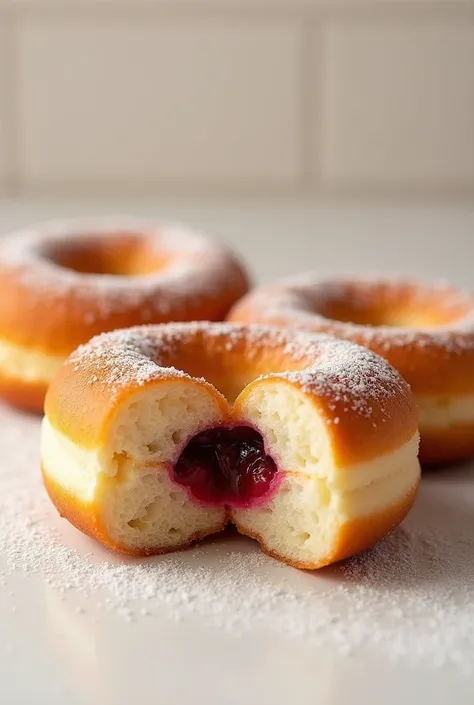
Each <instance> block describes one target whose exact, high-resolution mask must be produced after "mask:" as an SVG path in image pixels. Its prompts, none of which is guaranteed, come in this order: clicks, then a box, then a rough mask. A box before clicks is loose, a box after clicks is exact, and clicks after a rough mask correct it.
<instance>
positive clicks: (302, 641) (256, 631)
mask: <svg viewBox="0 0 474 705" xmlns="http://www.w3.org/2000/svg"><path fill="white" fill-rule="evenodd" d="M112 212H121V213H135V214H138V215H147V216H158V217H160V218H161V219H165V220H169V219H174V220H176V219H178V220H183V221H187V222H190V223H193V224H195V225H197V226H199V227H202V228H204V229H205V230H208V231H209V232H210V233H212V234H213V235H215V236H217V237H218V238H221V239H222V240H224V241H226V242H228V243H230V244H232V245H234V246H235V247H236V248H237V249H238V250H239V251H240V252H241V253H242V255H243V256H244V257H245V258H246V259H247V261H248V262H249V264H250V265H251V267H252V269H253V271H254V273H255V275H256V278H257V279H259V280H260V281H263V280H269V279H271V278H272V277H276V276H281V275H283V274H286V273H295V272H298V271H303V270H316V271H319V272H321V273H336V272H348V271H349V272H357V273H362V272H364V271H367V272H382V271H390V272H398V273H404V274H411V275H414V276H425V277H434V278H446V279H449V280H452V281H454V282H457V283H459V284H461V285H471V284H472V285H474V281H473V263H474V209H472V208H471V209H470V208H467V207H461V206H459V207H451V208H442V207H439V208H435V207H423V208H422V207H395V206H384V207H377V208H375V207H369V206H367V207H361V206H360V207H356V206H348V207H346V208H342V207H336V206H322V205H314V206H312V205H308V204H303V203H299V204H295V203H288V202H286V203H285V202H283V203H270V202H269V203H266V204H257V203H248V202H247V203H238V202H233V203H230V204H227V205H215V204H212V203H198V202H194V203H193V202H187V203H171V202H167V203H163V204H161V205H159V204H158V205H157V204H151V203H150V202H148V203H145V202H142V203H136V202H135V203H127V202H126V201H124V200H121V201H116V202H110V203H101V204H98V203H96V204H94V203H87V204H80V205H78V204H71V203H69V204H66V203H63V204H61V205H58V204H54V203H44V202H43V203H39V202H36V203H33V202H29V203H26V204H25V203H20V202H13V201H11V202H4V203H3V204H0V232H7V231H9V230H11V229H13V228H17V227H20V226H23V225H25V224H29V223H31V222H34V221H37V220H44V219H46V218H51V217H64V216H67V215H78V214H82V215H84V214H94V213H112ZM0 424H2V426H3V429H4V430H3V433H0V457H1V458H2V460H1V462H0V497H2V498H3V499H2V500H0V512H3V514H1V515H0V524H1V522H2V519H3V521H4V526H3V529H2V530H1V531H0V536H1V539H2V540H1V541H0V634H1V639H0V703H2V705H3V704H4V705H15V704H17V703H18V704H22V705H23V704H25V705H26V704H28V705H36V704H38V705H39V704H43V703H45V704H46V703H48V705H59V704H61V705H62V704H63V703H68V705H80V704H81V705H82V704H84V703H91V704H92V705H95V704H96V703H97V705H122V703H123V704H124V705H125V704H127V705H128V704H129V703H133V702H140V703H165V704H166V705H189V704H190V703H193V702H196V703H201V702H202V703H206V705H227V704H229V705H234V704H235V705H237V704H238V703H243V702H248V703H251V705H257V704H258V703H262V704H265V705H266V704H267V703H268V704H269V705H270V703H271V704H272V705H286V704H287V703H288V704H290V703H291V705H306V704H308V705H309V704H310V703H311V705H313V704H314V703H318V705H366V704H368V703H371V702H379V703H383V704H384V705H392V704H393V705H395V704H396V705H399V703H405V704H406V705H420V704H421V703H425V702H426V703H430V705H436V704H438V703H439V704H441V703H450V705H456V704H459V705H461V704H464V703H465V704H466V705H467V704H468V703H472V702H473V701H474V633H473V631H474V567H473V564H474V466H469V465H466V466H458V467H456V468H447V469H444V470H442V471H438V472H436V473H434V474H433V473H432V474H430V475H429V476H425V478H424V480H423V484H422V489H421V492H420V495H419V499H418V501H417V503H416V506H415V508H414V510H413V511H412V513H411V515H410V516H409V518H408V519H407V521H406V522H405V523H404V525H402V527H400V528H399V529H398V530H397V531H396V532H395V533H394V536H393V537H391V538H389V539H388V540H386V542H382V543H381V544H380V545H379V547H378V548H377V549H376V552H369V553H368V554H367V555H365V556H364V557H362V558H361V559H359V560H358V562H357V563H355V564H349V567H347V566H342V567H340V566H338V567H335V568H329V569H326V570H324V571H321V572H320V573H314V574H308V573H303V572H301V571H297V570H294V569H292V568H288V567H286V566H281V565H280V564H278V563H276V562H274V561H272V560H271V559H266V558H265V559H263V558H262V559H261V560H260V559H259V557H258V556H259V554H258V552H257V549H256V547H255V545H254V544H253V543H252V542H251V541H250V540H246V539H243V538H236V537H232V536H229V537H228V538H225V539H223V540H220V541H217V542H214V543H213V542H210V543H208V544H205V545H204V546H203V547H201V548H198V549H196V550H194V551H189V552H187V553H186V554H180V558H177V557H176V558H173V557H167V558H166V559H162V558H157V559H153V561H154V563H153V562H152V563H151V567H150V570H152V571H153V570H154V567H153V566H155V565H156V570H159V562H160V561H163V560H167V561H181V563H177V564H176V565H182V566H183V571H185V573H184V572H183V575H184V574H186V575H187V576H188V578H187V579H189V575H190V571H191V572H192V571H193V570H196V571H199V566H200V565H201V564H203V565H205V567H206V570H207V571H208V573H207V574H208V575H210V576H212V572H213V571H214V570H215V572H216V575H218V579H216V583H215V586H214V584H213V583H212V581H211V583H210V585H209V586H207V587H206V589H205V590H204V592H203V594H204V595H205V597H206V598H209V595H211V596H212V590H213V589H215V590H216V594H215V602H214V604H208V605H207V606H206V605H201V604H200V602H199V599H200V588H199V587H198V588H196V590H197V592H196V594H195V595H194V597H193V599H195V600H196V602H195V604H196V607H195V608H194V607H193V606H191V608H189V604H188V605H187V606H186V609H185V606H184V602H183V601H182V602H183V604H181V602H180V598H179V599H178V598H176V600H174V599H172V600H171V603H170V604H169V605H168V606H167V604H166V603H163V600H161V601H160V599H158V598H157V599H156V600H154V598H151V599H150V597H148V598H147V599H146V600H143V602H142V601H141V599H140V597H138V598H136V595H135V593H134V598H133V600H132V601H131V602H130V603H127V607H126V609H120V608H119V607H120V606H119V605H118V603H117V604H115V603H113V600H112V601H111V599H110V598H109V597H107V590H108V586H107V584H101V585H98V586H97V591H96V592H95V591H94V589H92V588H91V587H90V586H89V588H88V589H87V590H85V589H82V586H81V585H79V584H75V583H74V579H72V581H71V584H67V576H64V575H61V571H64V569H65V561H64V559H63V560H57V561H56V559H55V553H54V550H53V549H54V545H56V544H57V545H65V546H66V547H67V549H68V551H70V554H68V555H70V561H71V565H72V566H75V565H79V564H80V561H84V562H88V563H90V564H92V565H95V566H97V565H99V564H100V565H105V564H110V565H111V566H114V565H119V564H120V561H121V559H120V558H117V557H116V556H112V555H111V554H108V553H107V552H106V551H104V550H103V549H101V548H100V547H97V546H96V545H94V544H93V543H92V542H91V541H90V540H89V539H87V538H86V537H83V536H82V535H81V534H79V533H78V532H77V531H75V530H74V529H73V528H72V527H70V526H69V525H68V524H67V522H64V521H61V520H60V519H59V518H58V517H57V516H56V514H55V512H54V511H53V509H52V508H51V507H50V505H49V504H48V502H47V500H46V498H45V497H44V495H43V492H42V488H41V485H40V483H39V480H38V470H37V467H36V463H37V437H38V421H37V420H36V419H35V418H33V417H27V418H24V417H22V416H21V415H20V414H17V413H14V412H11V411H10V410H7V409H5V408H1V407H0ZM16 449H17V450H16ZM13 453H15V454H16V455H15V458H16V460H15V462H14V463H12V460H11V458H12V454H13ZM15 492H18V493H19V494H18V496H19V498H20V499H19V500H18V512H16V514H15V511H13V513H12V501H11V498H12V497H14V496H16V495H14V494H9V493H15ZM8 497H10V501H9V500H8ZM5 498H7V499H5ZM36 504H37V506H36ZM33 505H35V507H36V508H33V509H31V511H32V513H33V514H32V516H30V517H27V516H26V515H27V513H28V511H29V509H28V507H30V506H31V507H33ZM5 507H7V509H5ZM38 507H39V509H38ZM9 512H10V514H9ZM5 522H8V526H9V527H11V540H10V538H9V536H8V531H7V530H6V528H5ZM31 526H33V527H34V528H33V529H31ZM29 531H32V533H31V542H30V539H29V534H28V532H29ZM48 532H51V546H53V549H51V550H47V548H45V546H46V544H45V542H47V541H48V536H49V533H48ZM20 535H21V537H23V538H22V540H23V539H24V540H25V542H26V543H24V544H22V543H21V541H20V539H19V538H18V537H19V536H20ZM35 542H38V543H37V545H38V554H37V555H38V561H37V563H38V564H39V565H33V562H32V554H34V551H32V550H31V548H32V546H36V543H35ZM41 542H42V543H41ZM55 542H56V544H55ZM26 544H29V545H26ZM385 560H386V566H385V565H384V561H385ZM236 561H237V562H238V564H239V565H240V569H239V570H244V571H245V570H248V575H249V577H248V584H249V599H248V603H247V602H246V601H245V600H243V603H245V604H242V605H239V604H237V602H238V601H237V599H236V600H233V599H232V594H231V592H229V595H230V597H229V596H228V597H227V598H226V600H224V599H223V595H222V594H221V593H220V592H219V591H220V590H226V589H229V585H227V583H226V580H230V579H231V577H232V570H235V564H236ZM41 563H43V565H41ZM161 565H164V564H163V563H162V564H161ZM166 565H168V566H171V568H173V563H167V564H166ZM351 565H354V566H355V568H352V567H351ZM232 566H234V567H232ZM132 569H134V568H132ZM74 570H75V569H74V568H71V574H73V577H74ZM93 570H95V568H94V569H93ZM252 571H257V572H259V575H258V576H255V575H253V574H252ZM75 575H76V578H77V571H76V574H75ZM229 576H230V577H229ZM364 576H365V578H367V576H369V578H370V580H369V582H367V580H365V582H364ZM257 578H258V580H257ZM379 578H380V582H381V585H380V589H379V586H378V585H377V584H376V582H377V580H378V579H379ZM183 579H184V578H183ZM258 581H260V582H258ZM374 581H375V582H374ZM382 583H383V584H382ZM259 585H261V586H262V594H263V595H266V594H267V592H268V594H272V595H273V596H275V595H276V597H274V599H275V600H276V602H275V605H277V607H276V608H275V607H273V608H272V610H273V611H272V610H270V612H269V614H268V615H267V616H266V617H265V616H263V617H262V618H261V619H260V618H259V617H260V615H259V614H258V610H259V609H260V608H259V605H258V599H257V597H258V586H259ZM239 590H240V591H242V586H240V587H239V588H238V589H237V588H236V592H237V593H238V594H240V593H239V592H238V591H239ZM471 590H472V592H471ZM139 592H140V590H138V593H139ZM292 593H294V595H295V602H294V605H295V607H294V614H292V607H291V605H292V602H291V599H290V598H291V597H292ZM279 596H282V597H281V599H282V600H283V602H282V604H283V603H284V605H285V609H286V610H288V614H286V618H287V622H288V624H287V625H286V627H285V625H283V626H282V624H281V623H280V622H281V621H282V620H279V619H277V617H278V616H279V615H278V614H277V613H276V611H275V610H276V609H278V604H279V603H278V599H280V597H279ZM365 596H366V598H365ZM471 598H472V599H471ZM186 599H188V598H186ZM365 599H366V602H365ZM183 600H184V598H183ZM252 600H254V603H252ZM384 600H385V601H386V609H385V603H384ZM188 602H189V600H188ZM211 602H212V601H211ZM395 604H396V610H398V612H397V611H396V610H395V609H394V605H395ZM219 605H224V607H225V610H227V611H225V612H224V613H221V614H219V612H218V609H217V607H219ZM326 605H327V609H328V610H330V611H331V615H332V616H331V619H332V620H333V622H334V633H333V632H332V631H331V626H330V625H331V622H330V621H328V620H327V619H325V618H324V611H325V609H326ZM107 606H108V608H107V609H106V607H107ZM252 609H254V610H255V626H253V624H252V621H251V620H250V621H249V615H252ZM306 609H307V613H308V623H307V624H305V613H304V610H306ZM431 609H432V611H433V616H432V619H428V617H429V613H430V610H431ZM232 610H235V615H233V614H232V613H231V612H232ZM397 614H398V615H399V618H398V619H396V620H395V621H396V623H395V622H394V623H391V622H390V620H393V619H394V615H395V617H396V615H397ZM409 614H412V617H410V618H409V617H408V616H407V615H409ZM216 616H218V618H217V619H216ZM234 616H235V629H233V628H232V619H233V617H234ZM313 617H314V618H315V619H316V617H317V619H319V622H317V620H316V622H315V624H316V626H314V627H312V626H311V625H310V624H309V622H310V621H311V619H313ZM298 620H299V621H298ZM257 622H258V624H257ZM318 623H319V624H320V625H321V626H320V632H319V635H318V626H317V625H318ZM405 624H406V630H405V627H404V625H405ZM471 626H472V630H471V629H470V627H471ZM351 629H352V630H353V631H351ZM392 635H393V638H392ZM344 641H347V644H346V647H347V648H346V647H345V645H344ZM417 645H418V646H419V648H417Z"/></svg>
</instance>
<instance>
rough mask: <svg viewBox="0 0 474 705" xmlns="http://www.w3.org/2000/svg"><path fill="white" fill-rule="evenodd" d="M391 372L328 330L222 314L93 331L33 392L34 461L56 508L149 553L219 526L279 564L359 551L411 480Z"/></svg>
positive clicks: (406, 416) (414, 484)
mask: <svg viewBox="0 0 474 705" xmlns="http://www.w3.org/2000/svg"><path fill="white" fill-rule="evenodd" d="M418 441H419V436H418V428H417V411H416V405H415V403H414V400H413V395H412V394H411V392H410V389H409V387H408V385H407V384H406V382H405V381H404V380H403V379H402V377H401V376H400V375H399V374H398V373H397V372H396V371H395V370H394V369H393V368H392V367H391V366H390V365H389V364H388V363H387V362H386V361H385V360H383V359H382V358H380V357H379V356H377V355H375V354H374V353H372V352H371V351H369V350H366V349H365V348H362V347H359V346H357V345H354V344H353V343H348V342H345V341H341V340H337V339H335V338H331V337H329V336H324V335H317V334H311V333H298V332H292V331H279V330H277V329H272V328H267V327H259V326H247V325H237V324H225V323H199V322H198V323H181V324H167V325H161V326H159V325H158V326H141V327H136V328H131V329H128V330H120V331H113V332H111V333H105V334H103V335H100V336H98V337H96V338H94V339H93V340H92V341H90V342H89V343H87V344H85V345H84V346H81V347H80V348H79V349H78V350H77V351H75V352H74V353H73V354H72V355H71V356H70V357H69V358H68V360H67V361H66V362H65V363H64V365H63V366H62V367H61V369H60V371H59V373H58V375H57V376H56V377H55V379H54V380H53V382H52V383H51V386H50V388H49V390H48V392H47V396H46V402H45V417H44V419H43V422H42V433H41V467H42V473H43V478H44V483H45V486H46V489H47V491H48V493H49V496H50V498H51V500H52V501H53V503H54V504H55V505H56V507H57V509H58V510H59V512H60V514H61V515H62V516H63V517H66V518H67V519H68V520H69V521H70V522H71V523H72V524H74V526H76V527H77V528H78V529H80V530H81V531H83V532H84V533H86V534H88V535H89V536H91V537H93V538H95V539H97V540H98V541H100V542H101V543H103V544H104V545H105V546H107V547H109V548H111V549H114V550H117V551H121V552H124V553H127V554H133V555H149V554H157V553H163V552H166V551H172V550H176V549H180V548H183V547H186V546H189V545H190V544H192V543H193V542H194V541H196V540H198V539H201V538H203V537H205V536H208V535H211V534H214V533H216V532H219V531H221V530H222V529H223V528H224V527H225V526H226V525H227V524H228V523H229V522H232V523H233V524H234V525H235V526H236V527H237V529H238V531H239V532H241V533H242V534H245V535H246V536H249V537H253V538H255V539H256V540H257V541H258V542H259V543H260V545H261V547H262V549H263V550H264V551H265V552H266V553H268V554H270V555H272V556H274V557H276V558H278V559H280V560H281V561H284V562H285V563H288V564H290V565H293V566H296V567H300V568H306V569H315V568H319V567H321V566H324V565H327V564H329V563H332V562H334V561H338V560H340V559H342V558H345V557H347V556H350V555H352V554H354V553H357V552H359V551H361V550H363V549H365V548H367V547H370V546H372V545H373V544H374V543H375V542H376V541H378V540H379V539H381V538H382V537H383V536H385V535H386V534H387V533H388V532H389V531H391V530H392V529H393V528H394V527H395V526H397V524H398V523H399V522H400V521H401V520H402V519H403V518H404V516H405V515H406V514H407V512H408V511H409V509H410V507H411V506H412V504H413V501H414V499H415V495H416V492H417V488H418V483H419V478H420V467H419V463H418V458H417V455H418Z"/></svg>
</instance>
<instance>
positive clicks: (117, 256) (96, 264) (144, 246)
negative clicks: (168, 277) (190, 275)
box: [42, 233, 170, 277]
mask: <svg viewBox="0 0 474 705" xmlns="http://www.w3.org/2000/svg"><path fill="white" fill-rule="evenodd" d="M42 256H43V257H45V258H46V259H48V260H49V261H50V262H52V263H53V264H55V265H56V266H58V267H62V268H64V269H69V270H71V271H73V272H77V273H78V274H96V275H97V274H102V275H104V274H105V275H109V276H124V277H127V276H141V275H146V274H151V273H156V272H157V271H160V270H163V269H166V268H167V266H168V265H169V263H170V262H169V256H167V255H165V254H164V253H161V254H160V253H159V252H156V251H154V250H153V249H152V248H151V247H150V244H149V241H147V239H146V238H144V237H143V236H141V235H140V234H138V233H137V234H133V233H126V234H122V233H117V234H115V235H113V234H112V235H107V237H100V236H98V235H94V236H93V235H90V236H88V235H84V236H82V237H71V238H70V239H69V240H63V241H61V243H59V242H57V243H56V242H55V243H50V244H49V245H47V246H46V247H45V248H44V251H43V252H42Z"/></svg>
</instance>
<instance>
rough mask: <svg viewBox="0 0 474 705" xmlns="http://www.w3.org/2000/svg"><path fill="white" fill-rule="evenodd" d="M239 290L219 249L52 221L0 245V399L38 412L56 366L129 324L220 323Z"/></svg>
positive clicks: (149, 227)
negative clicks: (94, 339) (93, 340)
mask: <svg viewBox="0 0 474 705" xmlns="http://www.w3.org/2000/svg"><path fill="white" fill-rule="evenodd" d="M247 290H248V279H247V276H246V274H245V271H244V270H243V268H242V267H241V266H240V264H239V263H238V261H237V260H236V259H235V257H234V256H233V255H232V254H231V253H230V252H228V251H227V250H226V249H225V248H223V247H222V246H220V245H218V244H216V243H213V242H211V241H209V240H208V239H207V238H205V237H203V236H202V235H200V234H198V233H195V232H193V231H191V230H189V229H187V228H186V227H183V226H179V225H167V226H159V225H154V224H151V223H150V222H145V221H141V220H137V219H134V218H99V219H96V220H93V221H73V222H66V223H61V222H55V223H50V224H46V225H43V226H38V227H35V228H32V229H31V230H29V231H25V232H21V233H17V234H14V235H11V236H10V237H7V238H5V239H2V244H1V246H0V396H3V397H4V398H5V399H6V400H7V401H9V402H10V403H12V404H15V405H17V406H20V407H23V408H26V409H30V410H33V411H42V408H43V403H44V395H45V392H46V389H47V387H48V384H49V382H50V381H51V379H52V378H53V377H54V375H55V373H56V372H57V370H58V369H59V367H60V365H61V364H62V362H63V361H64V360H65V358H66V357H67V356H68V355H69V354H70V353H71V352H72V351H73V350H74V349H75V348H77V347H78V345H80V344H82V343H85V342H86V341H87V340H89V339H90V338H91V337H93V336H94V335H97V334H99V333H102V332H105V331H109V330H113V329H115V328H126V327H129V326H133V325H139V324H146V323H166V322H168V321H192V320H211V321H220V320H222V319H223V318H224V317H225V315H226V313H227V311H228V310H229V308H230V307H231V305H232V304H233V303H234V302H235V301H236V300H237V299H238V298H239V297H240V296H242V294H244V293H245V292H246V291H247Z"/></svg>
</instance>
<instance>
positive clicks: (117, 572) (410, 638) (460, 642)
mask: <svg viewBox="0 0 474 705" xmlns="http://www.w3.org/2000/svg"><path fill="white" fill-rule="evenodd" d="M38 444H39V421H38V420H37V419H35V418H32V417H25V416H22V415H20V414H19V413H16V412H14V411H11V410H9V409H6V408H4V407H0V453H1V457H2V465H1V468H0V485H1V492H0V566H1V567H0V582H9V581H10V578H11V577H12V574H15V576H16V579H18V577H20V576H23V577H24V579H25V580H28V579H29V578H28V576H33V575H37V576H41V577H42V579H43V581H44V582H45V583H46V584H47V585H48V586H49V588H50V589H51V590H52V591H54V594H55V595H57V596H58V599H60V600H61V599H64V596H65V595H66V594H67V593H70V594H71V595H77V596H80V598H81V604H82V605H83V608H81V609H84V610H85V611H86V612H87V611H88V610H89V609H96V608H100V610H101V611H105V612H108V613H109V614H111V615H114V616H115V617H116V618H117V619H118V620H122V619H125V620H141V619H150V620H152V619H153V615H154V614H157V615H158V614H160V615H162V614H163V612H164V613H165V614H166V615H169V617H170V618H172V619H179V620H186V619H188V617H189V616H190V615H193V618H197V619H199V620H202V622H203V623H206V624H212V625H214V626H215V627H217V628H219V629H222V630H224V631H226V632H229V633H231V634H233V635H236V636H238V635H251V634H252V633H253V632H254V631H255V630H258V629H261V628H263V629H266V630H269V631H273V632H277V633H279V634H281V635H284V636H286V638H288V639H298V640H302V641H303V642H307V643H308V645H310V644H314V645H316V646H320V647H324V648H331V649H335V650H336V652H338V653H339V654H340V655H341V656H342V655H346V654H357V653H359V652H362V651H364V650H365V649H367V648H368V649H370V648H373V649H376V650H377V653H378V654H379V655H381V656H383V657H384V658H387V659H389V660H390V661H391V662H399V663H407V664H409V665H415V664H419V663H424V664H426V665H428V666H432V667H441V666H445V665H449V666H451V667H452V668H455V669H459V670H462V671H465V672H472V671H473V663H474V660H473V653H474V610H473V609H472V585H473V584H474V497H473V494H472V492H471V491H470V489H469V488H470V486H471V485H472V482H473V480H474V469H471V470H468V469H465V470H457V471H456V470H450V471H447V472H446V475H445V476H443V475H440V474H438V475H435V476H431V477H428V478H425V480H424V482H423V485H422V489H421V493H420V497H419V500H418V502H417V504H416V505H415V508H414V510H413V511H412V513H411V514H410V516H409V517H408V519H407V520H406V521H405V522H404V523H403V525H402V526H401V527H399V528H398V529H397V530H396V531H394V532H393V533H392V534H391V535H390V536H389V537H388V538H387V539H386V540H385V541H383V542H381V543H380V544H379V545H378V546H377V547H376V548H375V549H373V550H371V551H369V552H366V553H365V554H363V555H362V556H359V557H358V558H355V559H352V560H350V561H347V562H345V563H344V564H342V565H341V566H336V567H333V568H330V569H324V570H322V571H319V572H315V573H303V572H301V571H297V570H295V569H292V568H289V567H286V566H284V565H281V564H280V563H278V562H277V561H274V560H272V559H270V558H267V557H265V556H263V555H262V554H261V553H260V552H258V550H257V548H256V545H255V544H254V543H253V542H251V541H250V540H247V539H244V538H236V537H232V536H229V537H226V538H222V539H220V540H218V541H216V542H213V543H212V542H211V543H205V544H203V545H202V546H200V547H198V548H196V549H194V550H190V551H186V552H183V553H178V554H170V555H167V556H161V557H156V558H152V559H146V560H139V559H122V558H121V557H119V556H116V555H114V554H111V553H108V552H106V551H104V549H102V548H100V547H98V546H97V545H96V544H94V543H93V542H92V541H90V540H89V539H87V538H85V537H81V535H80V534H79V533H78V532H76V530H75V529H73V528H72V527H71V526H70V525H69V524H68V523H67V522H66V521H63V520H60V519H59V518H58V517H57V514H56V512H55V510H54V508H53V507H52V505H51V504H50V502H49V500H48V499H47V497H46V495H45V492H44V490H43V489H42V486H41V481H40V477H39V470H38Z"/></svg>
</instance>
